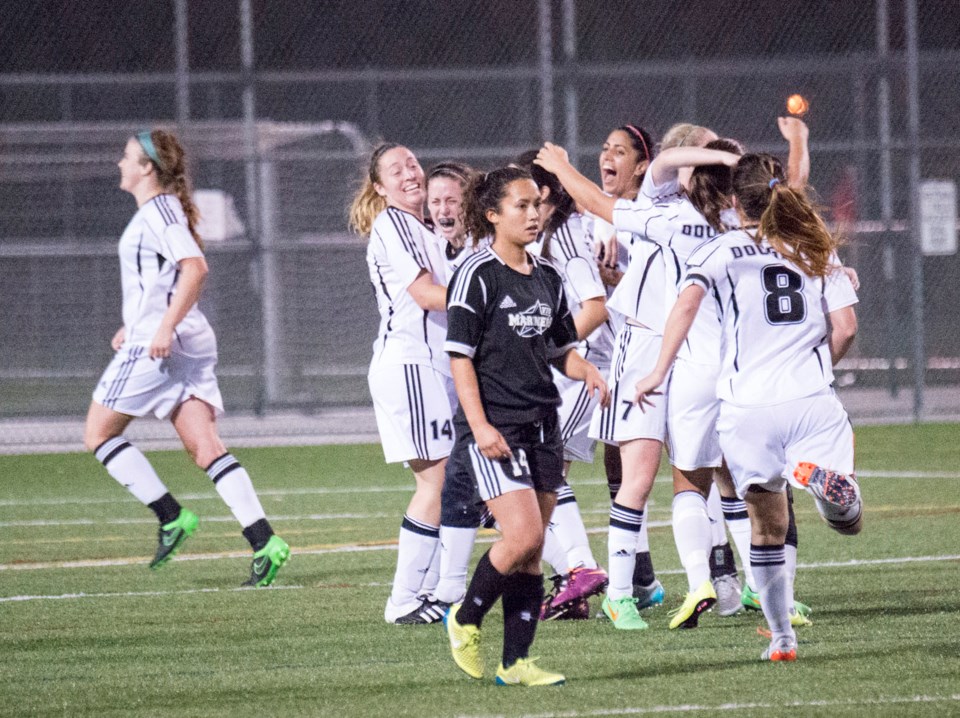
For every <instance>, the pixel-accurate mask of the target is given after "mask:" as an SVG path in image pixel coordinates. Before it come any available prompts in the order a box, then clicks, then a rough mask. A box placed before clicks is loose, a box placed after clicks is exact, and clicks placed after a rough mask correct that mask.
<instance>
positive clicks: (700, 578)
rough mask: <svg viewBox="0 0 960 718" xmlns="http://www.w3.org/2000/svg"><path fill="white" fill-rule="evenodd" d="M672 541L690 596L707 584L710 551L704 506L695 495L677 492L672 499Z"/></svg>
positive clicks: (710, 544)
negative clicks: (684, 573) (685, 574)
mask: <svg viewBox="0 0 960 718" xmlns="http://www.w3.org/2000/svg"><path fill="white" fill-rule="evenodd" d="M672 523H673V540H674V542H675V543H676V545H677V553H679V554H680V563H681V564H682V565H683V568H684V570H685V571H686V572H687V583H688V585H689V587H690V592H691V593H692V592H693V591H695V590H696V589H697V588H699V587H700V585H701V584H702V583H703V582H704V581H709V580H710V551H711V548H712V545H713V541H712V534H711V531H710V517H709V516H708V515H707V502H706V501H704V499H703V496H701V495H700V494H699V493H698V492H696V491H681V492H680V493H679V494H677V495H676V496H674V497H673V522H672Z"/></svg>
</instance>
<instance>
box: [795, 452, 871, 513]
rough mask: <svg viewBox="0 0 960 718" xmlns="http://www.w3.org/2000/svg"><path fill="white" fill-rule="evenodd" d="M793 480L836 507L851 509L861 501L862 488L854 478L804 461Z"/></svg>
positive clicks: (798, 467)
mask: <svg viewBox="0 0 960 718" xmlns="http://www.w3.org/2000/svg"><path fill="white" fill-rule="evenodd" d="M793 478H794V479H796V480H797V483H799V484H800V485H801V486H805V487H807V488H808V489H809V490H810V491H811V492H812V493H813V495H814V496H816V497H817V498H819V499H820V500H822V501H826V502H827V503H830V504H833V505H835V506H840V507H842V508H849V507H851V506H853V505H854V504H856V503H857V502H858V501H859V500H860V487H859V486H857V480H856V479H855V478H853V476H847V475H845V474H841V473H838V472H836V471H829V470H827V469H823V468H821V467H819V466H817V465H816V464H811V463H809V462H806V461H802V462H800V463H799V464H797V468H796V469H794V471H793Z"/></svg>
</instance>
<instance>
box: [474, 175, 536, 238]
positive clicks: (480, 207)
mask: <svg viewBox="0 0 960 718" xmlns="http://www.w3.org/2000/svg"><path fill="white" fill-rule="evenodd" d="M523 179H527V180H533V177H531V176H530V173H529V172H527V171H526V170H525V169H521V168H520V167H514V166H510V167H501V168H500V169H495V170H493V172H487V173H485V174H480V173H478V174H477V175H476V176H475V177H474V178H473V179H472V180H470V184H468V185H467V188H466V189H465V190H464V191H463V204H464V207H463V224H464V226H465V228H466V230H467V233H468V234H469V235H470V236H471V237H473V240H474V242H479V241H480V240H481V239H482V238H484V237H491V236H493V234H494V226H493V224H492V223H491V222H490V220H489V219H487V211H488V210H491V209H493V210H499V208H500V202H501V200H502V199H503V198H504V197H506V196H507V186H508V185H509V184H510V183H511V182H516V181H517V180H523Z"/></svg>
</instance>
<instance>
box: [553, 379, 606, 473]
mask: <svg viewBox="0 0 960 718" xmlns="http://www.w3.org/2000/svg"><path fill="white" fill-rule="evenodd" d="M601 371H602V372H604V373H606V371H605V370H604V369H602V368H601ZM553 383H554V384H556V385H557V390H558V391H559V392H560V408H559V409H558V413H559V415H560V439H561V441H563V459H564V461H583V462H586V463H588V464H592V463H593V452H594V447H595V446H596V443H597V442H596V441H594V440H593V439H591V438H590V436H589V431H590V419H591V418H592V417H593V411H594V409H596V408H597V404H598V403H599V401H600V394H599V393H598V392H594V395H593V396H592V397H591V396H590V394H589V392H588V391H587V385H586V384H584V383H583V382H582V381H577V380H575V379H570V378H568V377H566V376H565V375H564V374H562V373H561V372H559V371H557V370H556V369H554V370H553Z"/></svg>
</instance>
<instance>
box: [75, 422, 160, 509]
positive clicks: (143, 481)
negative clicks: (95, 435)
mask: <svg viewBox="0 0 960 718" xmlns="http://www.w3.org/2000/svg"><path fill="white" fill-rule="evenodd" d="M93 454H94V456H96V457H97V461H99V462H100V463H101V464H103V467H104V468H105V469H106V470H107V473H108V474H110V476H112V477H113V478H114V479H116V481H117V482H118V483H119V484H120V485H121V486H123V487H124V488H125V489H126V490H127V491H129V492H130V493H131V494H133V495H134V496H135V497H136V499H137V500H138V501H139V502H140V503H142V504H143V505H144V506H148V505H150V504H151V503H153V502H154V501H156V500H157V499H159V498H160V497H161V496H163V495H164V494H166V493H167V487H166V486H164V484H163V482H162V481H161V480H160V477H159V476H157V472H156V471H154V470H153V467H152V466H151V465H150V462H149V461H147V457H146V456H144V455H143V453H142V452H141V451H140V449H138V448H137V447H136V446H134V445H133V444H131V443H130V442H129V441H127V439H126V437H124V436H115V437H113V438H112V439H107V440H106V441H104V442H103V443H102V444H100V446H98V447H97V448H96V449H94V452H93Z"/></svg>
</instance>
